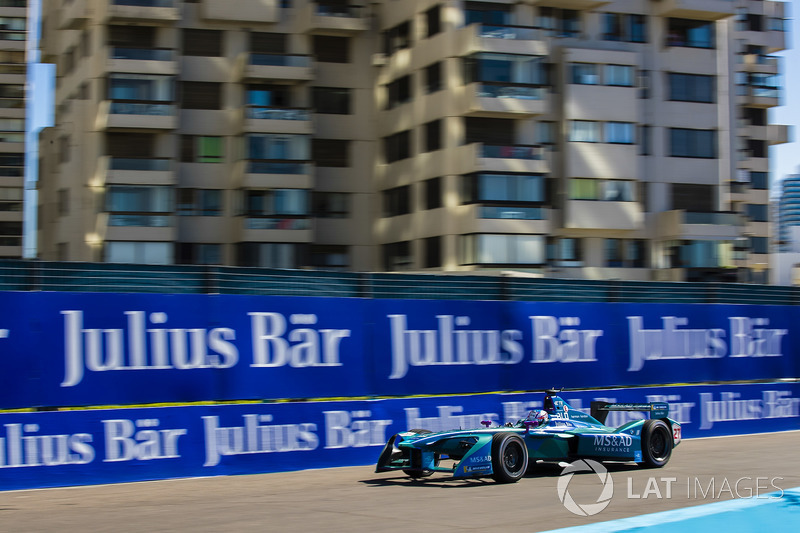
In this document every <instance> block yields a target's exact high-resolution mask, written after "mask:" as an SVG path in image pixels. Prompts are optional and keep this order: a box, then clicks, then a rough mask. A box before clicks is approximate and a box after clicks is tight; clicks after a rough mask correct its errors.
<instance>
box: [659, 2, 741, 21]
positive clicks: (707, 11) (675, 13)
mask: <svg viewBox="0 0 800 533" xmlns="http://www.w3.org/2000/svg"><path fill="white" fill-rule="evenodd" d="M653 5H654V6H655V15H657V16H660V17H674V18H684V19H696V20H721V19H724V18H727V17H732V16H733V15H735V14H736V3H735V2H734V1H733V0H660V1H659V2H654V3H653Z"/></svg>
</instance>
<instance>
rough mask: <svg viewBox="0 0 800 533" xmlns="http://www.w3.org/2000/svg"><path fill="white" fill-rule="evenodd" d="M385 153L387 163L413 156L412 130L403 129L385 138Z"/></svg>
mask: <svg viewBox="0 0 800 533" xmlns="http://www.w3.org/2000/svg"><path fill="white" fill-rule="evenodd" d="M383 154H384V160H385V161H386V162H387V163H393V162H395V161H400V160H401V159H408V158H409V157H411V132H410V131H408V130H407V131H401V132H398V133H395V134H394V135H389V136H388V137H384V138H383Z"/></svg>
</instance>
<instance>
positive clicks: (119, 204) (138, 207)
mask: <svg viewBox="0 0 800 533" xmlns="http://www.w3.org/2000/svg"><path fill="white" fill-rule="evenodd" d="M106 211H108V212H110V213H115V212H122V213H137V212H138V213H169V212H171V211H172V188H171V187H146V186H142V187H138V186H133V185H112V186H110V187H109V188H108V192H107V193H106Z"/></svg>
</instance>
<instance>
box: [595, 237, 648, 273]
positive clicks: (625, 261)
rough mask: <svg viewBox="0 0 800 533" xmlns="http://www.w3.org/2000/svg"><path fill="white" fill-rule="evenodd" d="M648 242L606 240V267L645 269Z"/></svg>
mask: <svg viewBox="0 0 800 533" xmlns="http://www.w3.org/2000/svg"><path fill="white" fill-rule="evenodd" d="M645 249H646V242H645V241H643V240H636V239H605V244H604V252H605V266H606V267H612V268H613V267H622V268H643V267H645V266H646V261H645Z"/></svg>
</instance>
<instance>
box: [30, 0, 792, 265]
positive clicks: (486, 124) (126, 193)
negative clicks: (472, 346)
mask: <svg viewBox="0 0 800 533" xmlns="http://www.w3.org/2000/svg"><path fill="white" fill-rule="evenodd" d="M46 4H47V2H46ZM784 7H785V6H784V3H783V2H775V1H761V0H759V1H756V0H700V1H692V2H689V1H685V0H617V1H611V2H608V1H595V0H525V1H511V0H502V1H501V0H498V1H482V2H472V1H461V0H458V1H456V0H438V1H437V0H402V1H399V0H383V1H375V2H370V3H367V4H361V3H359V5H355V2H348V1H347V0H342V1H339V0H319V1H310V0H291V1H288V0H283V1H279V0H238V1H236V2H231V1H226V0H195V1H183V2H182V1H178V0H52V1H51V2H50V3H49V8H47V9H45V15H44V20H43V30H42V35H43V39H42V55H43V61H47V62H54V63H56V64H57V90H56V120H55V126H54V127H53V128H48V129H46V130H45V131H44V132H43V134H42V136H41V164H40V221H39V227H40V231H39V237H40V239H39V245H40V257H41V258H42V259H50V260H83V261H107V262H123V263H124V262H137V263H163V264H167V263H182V264H225V265H240V266H264V267H278V268H327V269H347V270H363V271H397V270H413V271H443V270H444V271H465V272H469V271H495V272H498V271H509V270H514V271H525V272H530V273H531V274H533V275H543V276H552V277H577V278H601V279H610V278H620V279H642V280H647V279H663V280H700V279H703V280H729V281H737V280H738V281H765V280H766V271H767V269H768V267H767V257H768V255H767V253H768V251H769V250H768V241H769V238H770V235H769V229H768V223H767V219H768V215H767V213H768V190H767V189H768V178H767V176H768V147H769V145H771V144H776V143H780V142H786V140H787V137H788V133H787V127H786V126H782V125H770V124H768V120H767V110H768V109H769V108H770V107H773V106H777V105H779V102H780V96H781V94H780V93H781V85H780V65H779V63H778V60H777V58H776V57H775V56H773V55H771V54H774V53H775V52H776V51H779V50H781V49H783V48H784V47H785V42H786V37H785V32H784V17H785V15H784Z"/></svg>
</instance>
